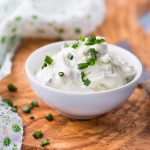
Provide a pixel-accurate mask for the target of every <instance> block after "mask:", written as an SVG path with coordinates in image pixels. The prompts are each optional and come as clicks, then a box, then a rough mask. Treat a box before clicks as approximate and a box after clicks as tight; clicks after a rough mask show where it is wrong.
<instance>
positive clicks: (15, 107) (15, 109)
mask: <svg viewBox="0 0 150 150" xmlns="http://www.w3.org/2000/svg"><path fill="white" fill-rule="evenodd" d="M17 109H18V108H17V106H12V107H11V109H10V110H11V111H13V112H17Z"/></svg>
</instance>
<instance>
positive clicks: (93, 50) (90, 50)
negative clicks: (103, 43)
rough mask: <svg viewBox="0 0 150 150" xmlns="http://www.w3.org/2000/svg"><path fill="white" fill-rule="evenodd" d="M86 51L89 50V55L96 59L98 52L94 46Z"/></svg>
mask: <svg viewBox="0 0 150 150" xmlns="http://www.w3.org/2000/svg"><path fill="white" fill-rule="evenodd" d="M88 51H89V52H90V54H91V57H92V58H93V59H95V60H96V59H97V53H98V52H97V51H96V50H95V49H94V48H90V49H89V50H88Z"/></svg>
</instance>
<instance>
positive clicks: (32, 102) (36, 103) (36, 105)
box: [31, 100, 39, 107]
mask: <svg viewBox="0 0 150 150" xmlns="http://www.w3.org/2000/svg"><path fill="white" fill-rule="evenodd" d="M31 105H32V106H33V107H38V106H39V104H38V102H37V101H36V100H32V101H31Z"/></svg>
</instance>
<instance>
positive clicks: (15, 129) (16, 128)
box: [12, 124, 21, 132]
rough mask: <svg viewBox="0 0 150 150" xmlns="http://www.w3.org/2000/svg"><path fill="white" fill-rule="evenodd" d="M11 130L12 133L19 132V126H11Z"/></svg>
mask: <svg viewBox="0 0 150 150" xmlns="http://www.w3.org/2000/svg"><path fill="white" fill-rule="evenodd" d="M12 129H13V131H14V132H19V131H20V130H21V128H20V126H19V125H17V124H14V125H12Z"/></svg>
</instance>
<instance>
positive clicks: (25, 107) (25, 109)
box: [22, 106, 31, 114]
mask: <svg viewBox="0 0 150 150" xmlns="http://www.w3.org/2000/svg"><path fill="white" fill-rule="evenodd" d="M22 110H23V112H24V113H26V114H27V113H30V112H31V108H30V107H29V106H24V107H23V108H22Z"/></svg>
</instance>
